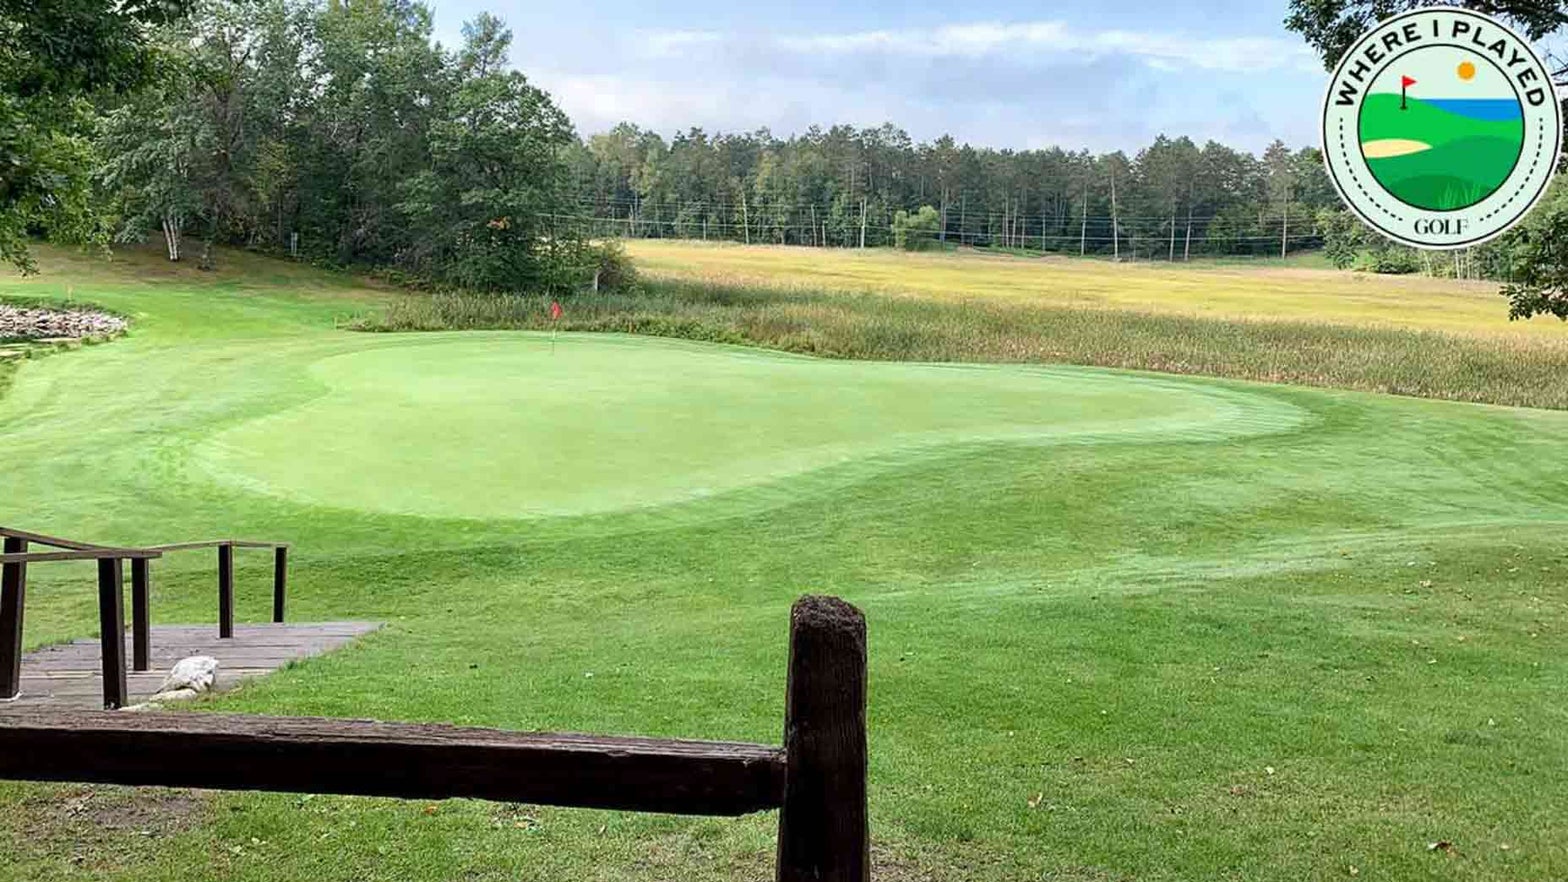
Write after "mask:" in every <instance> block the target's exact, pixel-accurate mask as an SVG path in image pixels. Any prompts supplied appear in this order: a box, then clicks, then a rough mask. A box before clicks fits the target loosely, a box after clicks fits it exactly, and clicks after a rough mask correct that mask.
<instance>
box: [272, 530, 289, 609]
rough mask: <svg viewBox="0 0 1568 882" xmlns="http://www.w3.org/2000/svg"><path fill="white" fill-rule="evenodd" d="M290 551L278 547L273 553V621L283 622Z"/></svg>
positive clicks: (283, 547)
mask: <svg viewBox="0 0 1568 882" xmlns="http://www.w3.org/2000/svg"><path fill="white" fill-rule="evenodd" d="M288 584H289V550H288V548H287V547H285V546H282V545H280V546H278V547H277V548H276V549H274V550H273V553H272V620H273V621H274V622H282V621H283V601H284V599H285V595H286V594H287V593H288Z"/></svg>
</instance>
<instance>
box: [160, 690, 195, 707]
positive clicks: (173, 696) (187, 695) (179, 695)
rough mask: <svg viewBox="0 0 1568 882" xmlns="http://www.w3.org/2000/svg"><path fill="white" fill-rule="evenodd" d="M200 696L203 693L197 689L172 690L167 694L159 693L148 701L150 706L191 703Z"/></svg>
mask: <svg viewBox="0 0 1568 882" xmlns="http://www.w3.org/2000/svg"><path fill="white" fill-rule="evenodd" d="M200 695H201V693H200V692H197V691H196V690H195V689H170V690H168V691H167V692H159V693H158V694H157V695H154V696H153V697H151V698H149V699H147V702H148V703H149V704H166V703H168V702H172V701H190V700H191V699H194V698H197V697H199V696H200Z"/></svg>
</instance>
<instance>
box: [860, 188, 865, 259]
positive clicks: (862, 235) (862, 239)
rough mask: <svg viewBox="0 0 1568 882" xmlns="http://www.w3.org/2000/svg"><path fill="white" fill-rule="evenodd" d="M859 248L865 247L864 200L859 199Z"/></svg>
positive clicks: (862, 198)
mask: <svg viewBox="0 0 1568 882" xmlns="http://www.w3.org/2000/svg"><path fill="white" fill-rule="evenodd" d="M860 247H861V248H864V247H866V198H865V197H864V196H862V197H860Z"/></svg>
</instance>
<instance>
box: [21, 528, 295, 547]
mask: <svg viewBox="0 0 1568 882" xmlns="http://www.w3.org/2000/svg"><path fill="white" fill-rule="evenodd" d="M0 538H10V539H20V540H22V541H23V542H31V543H33V544H34V545H47V546H49V547H50V548H63V549H66V550H68V551H93V550H96V549H100V548H113V547H114V546H109V545H99V544H97V543H93V542H79V541H77V540H75V539H63V538H61V537H59V536H48V535H45V534H43V533H33V532H30V531H27V530H17V529H14V528H12V527H0ZM223 545H227V546H230V547H232V548H288V547H289V543H287V542H265V541H262V540H259V539H209V540H205V541H201V542H175V543H171V544H167V545H143V546H138V548H140V549H141V550H143V551H191V550H194V549H199V548H218V547H220V546H223Z"/></svg>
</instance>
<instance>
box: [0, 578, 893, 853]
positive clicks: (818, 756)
mask: <svg viewBox="0 0 1568 882" xmlns="http://www.w3.org/2000/svg"><path fill="white" fill-rule="evenodd" d="M0 778H10V779H16V780H29V781H76V782H88V783H103V784H130V785H158V786H174V787H204V788H214V789H226V790H267V791H283V792H305V793H341V794H355V795H362V796H395V797H402V798H407V799H443V798H447V797H472V798H478V799H491V800H503V801H510V802H530V803H539V804H546V805H560V806H578V807H587V808H601V809H621V810H629V811H647V812H669V813H676V814H702V815H740V814H746V813H749V812H755V811H761V810H765V809H772V808H778V809H780V813H779V828H778V829H779V832H778V869H777V878H778V879H779V880H781V882H807V880H811V882H867V880H869V879H870V863H869V855H870V852H869V841H870V840H869V829H868V821H867V813H866V627H865V619H864V618H863V617H862V616H861V614H860V611H859V610H857V609H855V608H854V607H852V606H850V605H849V604H847V603H845V602H844V601H842V600H838V599H837V598H832V597H803V598H801V599H800V600H798V601H797V602H796V603H795V605H794V608H793V609H792V610H791V612H790V649H789V673H788V682H787V686H786V697H785V711H784V744H783V747H782V748H778V747H771V746H766V745H760V744H737V743H728V742H704V741H676V740H658V739H648V738H620V737H607V736H599V735H576V734H564V735H563V734H524V733H515V732H501V731H496V730H489V729H469V728H458V727H453V726H440V725H421V724H407V723H378V722H370V721H355V720H326V719H311V718H276V717H252V716H237V715H227V714H223V715H220V714H203V713H181V714H161V713H160V714H116V713H100V712H82V711H75V712H61V711H52V712H51V711H23V712H19V713H15V714H8V715H0Z"/></svg>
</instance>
